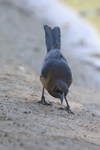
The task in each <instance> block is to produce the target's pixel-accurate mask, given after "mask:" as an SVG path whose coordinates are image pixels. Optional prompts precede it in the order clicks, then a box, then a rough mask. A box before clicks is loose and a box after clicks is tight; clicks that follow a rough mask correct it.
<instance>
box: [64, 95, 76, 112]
mask: <svg viewBox="0 0 100 150" xmlns="http://www.w3.org/2000/svg"><path fill="white" fill-rule="evenodd" d="M65 101H66V103H67V111H68V113H72V114H74V113H73V112H72V111H71V109H70V106H69V104H68V101H67V98H66V96H65Z"/></svg>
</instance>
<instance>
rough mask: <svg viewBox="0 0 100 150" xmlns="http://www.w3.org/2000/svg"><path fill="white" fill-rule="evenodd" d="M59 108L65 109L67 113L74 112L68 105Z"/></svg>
mask: <svg viewBox="0 0 100 150" xmlns="http://www.w3.org/2000/svg"><path fill="white" fill-rule="evenodd" d="M59 109H61V110H67V112H68V113H71V114H74V113H73V112H72V111H71V109H70V107H64V108H63V107H60V108H59Z"/></svg>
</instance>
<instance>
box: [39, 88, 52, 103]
mask: <svg viewBox="0 0 100 150" xmlns="http://www.w3.org/2000/svg"><path fill="white" fill-rule="evenodd" d="M38 103H41V104H43V105H51V104H50V103H47V102H46V101H45V97H44V87H43V91H42V97H41V101H39V102H38Z"/></svg>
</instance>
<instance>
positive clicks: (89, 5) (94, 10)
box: [61, 0, 100, 33]
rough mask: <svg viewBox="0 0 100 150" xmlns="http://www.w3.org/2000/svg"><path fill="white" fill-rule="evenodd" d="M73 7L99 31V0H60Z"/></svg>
mask: <svg viewBox="0 0 100 150" xmlns="http://www.w3.org/2000/svg"><path fill="white" fill-rule="evenodd" d="M61 2H64V4H66V5H69V6H71V7H72V8H74V9H75V10H76V11H77V12H78V13H79V14H80V15H81V16H82V17H84V18H85V19H86V20H88V21H90V22H91V23H92V24H93V25H94V26H95V27H96V28H97V30H98V32H99V33H100V1H99V0H74V1H73V0H61Z"/></svg>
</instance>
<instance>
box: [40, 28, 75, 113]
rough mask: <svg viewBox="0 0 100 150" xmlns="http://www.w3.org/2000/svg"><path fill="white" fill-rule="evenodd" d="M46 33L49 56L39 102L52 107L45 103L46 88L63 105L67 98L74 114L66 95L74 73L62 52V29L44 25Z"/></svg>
mask: <svg viewBox="0 0 100 150" xmlns="http://www.w3.org/2000/svg"><path fill="white" fill-rule="evenodd" d="M44 31H45V39H46V47H47V55H46V56H45V58H44V61H43V64H42V68H41V73H40V81H41V82H42V84H43V91H42V97H41V101H39V102H40V103H42V104H44V105H51V104H50V103H47V102H46V101H45V97H44V88H45V89H46V90H47V91H48V93H49V94H50V95H51V96H53V97H55V98H59V99H60V101H61V104H63V99H64V98H65V101H66V103H67V111H68V113H73V112H72V111H71V109H70V106H69V104H68V101H67V98H66V95H67V94H68V92H69V87H70V85H71V83H72V73H71V69H70V67H69V65H68V62H67V60H66V58H65V57H64V56H63V54H62V53H61V50H60V49H61V35H60V28H59V27H55V28H53V29H51V28H50V27H48V26H47V25H44Z"/></svg>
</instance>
